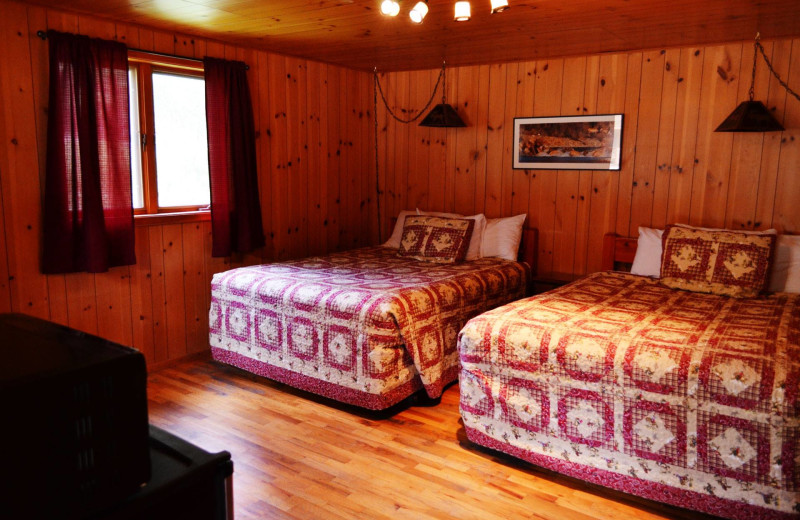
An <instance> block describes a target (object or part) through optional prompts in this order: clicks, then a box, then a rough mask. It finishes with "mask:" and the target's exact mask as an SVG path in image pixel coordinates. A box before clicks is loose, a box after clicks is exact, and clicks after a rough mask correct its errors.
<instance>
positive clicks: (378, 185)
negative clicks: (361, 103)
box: [372, 63, 445, 241]
mask: <svg viewBox="0 0 800 520" xmlns="http://www.w3.org/2000/svg"><path fill="white" fill-rule="evenodd" d="M444 67H445V64H444V63H442V70H441V71H440V72H439V77H438V78H436V85H435V86H434V87H433V92H432V93H431V98H430V99H429V100H428V102H427V103H425V106H424V107H423V108H422V110H420V111H419V112H418V113H417V115H415V116H414V117H412V118H411V119H402V118H400V117H398V116H397V114H395V113H394V112H393V111H392V109H391V108H389V102H388V101H386V96H385V95H384V94H383V88H381V82H380V80H379V79H378V69H377V68H375V69H374V72H373V76H374V81H373V84H372V103H373V106H374V111H373V119H374V120H375V125H374V129H375V201H376V205H377V210H378V241H382V240H383V238H382V236H383V223H382V221H383V219H382V215H381V195H382V192H381V174H380V156H379V153H378V93H379V92H380V94H381V101H383V106H384V107H386V112H387V113H388V114H389V115H391V116H392V117H393V118H394V119H395V120H396V121H399V122H400V123H413V122H414V121H416V120H417V119H419V118H420V116H421V115H422V114H424V113H425V112H427V111H428V107H430V106H431V103H433V100H434V99H435V98H436V91H437V90H439V84H440V83H441V82H442V81H443V80H444ZM444 91H445V88H444V87H442V103H443V104H444Z"/></svg>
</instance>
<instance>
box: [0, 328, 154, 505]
mask: <svg viewBox="0 0 800 520" xmlns="http://www.w3.org/2000/svg"><path fill="white" fill-rule="evenodd" d="M0 359H2V361H0V403H2V405H1V407H0V411H1V412H2V415H3V427H2V428H0V446H2V449H3V452H4V456H3V459H4V460H5V461H6V466H5V468H4V471H3V480H4V481H5V482H4V484H3V485H2V486H0V512H2V513H0V516H4V517H7V518H76V517H83V516H85V515H86V514H87V513H88V512H91V511H97V510H100V509H102V508H104V507H107V506H108V505H110V504H113V503H115V502H117V501H119V500H120V499H122V498H124V497H126V496H128V495H130V494H131V493H133V492H135V491H137V490H138V489H139V488H140V487H141V486H142V485H143V484H145V483H146V482H147V481H148V480H149V479H150V454H149V424H148V416H147V371H146V367H145V360H144V356H142V354H141V353H140V352H138V351H136V350H134V349H132V348H128V347H124V346H122V345H118V344H116V343H113V342H110V341H108V340H105V339H102V338H99V337H97V336H93V335H91V334H86V333H83V332H80V331H77V330H74V329H71V328H68V327H65V326H62V325H57V324H55V323H51V322H47V321H44V320H41V319H37V318H33V317H30V316H25V315H21V314H2V315H0ZM6 515H7V516H6Z"/></svg>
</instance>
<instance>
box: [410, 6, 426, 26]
mask: <svg viewBox="0 0 800 520" xmlns="http://www.w3.org/2000/svg"><path fill="white" fill-rule="evenodd" d="M426 14H428V4H427V3H426V2H417V5H415V6H414V8H413V9H412V10H411V12H410V13H408V16H409V17H410V18H411V21H412V22H414V23H422V20H424V19H425V15H426Z"/></svg>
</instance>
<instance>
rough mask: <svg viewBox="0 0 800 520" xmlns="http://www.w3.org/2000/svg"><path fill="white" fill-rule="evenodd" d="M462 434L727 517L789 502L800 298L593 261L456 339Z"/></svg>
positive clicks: (795, 499)
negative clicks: (688, 283)
mask: <svg viewBox="0 0 800 520" xmlns="http://www.w3.org/2000/svg"><path fill="white" fill-rule="evenodd" d="M458 349H459V354H460V358H461V365H462V368H461V376H460V391H461V414H462V417H463V420H464V425H465V428H466V432H467V435H468V437H469V438H470V439H471V440H472V441H473V442H476V443H478V444H481V445H484V446H488V447H490V448H494V449H497V450H500V451H504V452H506V453H509V454H512V455H514V456H517V457H519V458H522V459H525V460H527V461H529V462H532V463H534V464H537V465H540V466H544V467H547V468H550V469H553V470H555V471H558V472H561V473H565V474H567V475H571V476H573V477H577V478H580V479H583V480H587V481H590V482H594V483H596V484H602V485H605V486H609V487H612V488H615V489H619V490H622V491H626V492H629V493H633V494H636V495H640V496H643V497H646V498H651V499H654V500H659V501H663V502H667V503H671V504H674V505H679V506H682V507H688V508H691V509H696V510H700V511H705V512H708V513H712V514H715V515H719V516H725V517H729V518H764V517H774V518H783V517H785V518H798V514H799V513H800V492H799V490H800V441H799V440H798V438H799V437H800V435H799V434H800V420H799V419H798V415H799V413H800V409H799V408H798V374H800V296H799V295H794V294H793V295H790V294H776V295H772V296H770V297H763V298H753V299H735V298H727V297H722V296H714V295H708V294H698V293H691V292H685V291H680V290H673V289H667V288H665V287H663V286H661V285H659V284H658V282H656V281H653V280H650V279H647V278H643V277H639V276H634V275H630V274H624V273H610V272H609V273H596V274H593V275H590V276H588V277H586V278H584V279H581V280H579V281H576V282H573V283H572V284H569V285H567V286H564V287H562V288H560V289H557V290H555V291H552V292H550V293H545V294H542V295H539V296H536V297H533V298H529V299H526V300H520V301H517V302H514V303H511V304H509V305H506V306H504V307H500V308H497V309H495V310H493V311H490V312H487V313H485V314H482V315H481V316H479V317H477V318H475V319H473V320H471V321H470V322H469V323H468V324H467V325H466V326H465V328H464V329H463V330H462V331H461V334H460V337H459V346H458Z"/></svg>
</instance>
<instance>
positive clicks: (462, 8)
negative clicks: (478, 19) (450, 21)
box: [455, 2, 472, 22]
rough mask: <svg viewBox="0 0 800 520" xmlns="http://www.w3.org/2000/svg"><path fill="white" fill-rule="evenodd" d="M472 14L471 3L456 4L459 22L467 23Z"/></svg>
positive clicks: (456, 17) (456, 14) (456, 16)
mask: <svg viewBox="0 0 800 520" xmlns="http://www.w3.org/2000/svg"><path fill="white" fill-rule="evenodd" d="M470 16H472V13H471V12H470V7H469V2H456V13H455V20H456V21H457V22H466V21H467V20H469V19H470Z"/></svg>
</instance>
